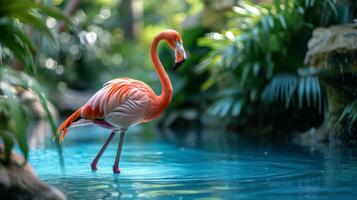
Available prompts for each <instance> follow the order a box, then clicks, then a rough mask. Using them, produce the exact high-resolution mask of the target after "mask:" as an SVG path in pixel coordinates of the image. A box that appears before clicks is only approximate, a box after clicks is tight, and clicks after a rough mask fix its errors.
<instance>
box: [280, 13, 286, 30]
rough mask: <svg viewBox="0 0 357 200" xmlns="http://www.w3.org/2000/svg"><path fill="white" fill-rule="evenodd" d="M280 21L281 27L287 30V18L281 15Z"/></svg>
mask: <svg viewBox="0 0 357 200" xmlns="http://www.w3.org/2000/svg"><path fill="white" fill-rule="evenodd" d="M279 21H280V24H281V26H282V27H283V28H284V29H286V28H287V25H286V20H285V18H284V16H283V15H279Z"/></svg>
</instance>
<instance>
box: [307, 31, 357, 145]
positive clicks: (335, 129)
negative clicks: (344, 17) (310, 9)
mask: <svg viewBox="0 0 357 200" xmlns="http://www.w3.org/2000/svg"><path fill="white" fill-rule="evenodd" d="M308 48H309V49H308V52H307V54H306V57H305V64H306V65H308V66H311V67H314V68H318V69H319V71H320V73H319V76H320V80H321V81H322V83H323V84H324V86H325V90H326V95H327V102H328V109H327V111H328V112H327V114H326V117H325V120H327V121H328V123H324V124H325V125H327V126H329V127H331V129H330V131H332V132H331V133H329V134H327V135H332V136H333V137H332V138H341V139H346V138H348V139H350V138H351V137H350V135H351V133H349V132H350V131H349V130H348V129H347V127H341V126H339V123H338V119H339V116H340V115H341V112H342V110H343V108H345V107H346V105H347V104H349V103H351V102H352V101H354V100H357V87H356V86H357V24H347V25H339V26H332V27H329V28H317V29H316V30H315V31H314V32H313V37H312V39H311V40H310V41H309V43H308ZM354 135H356V138H357V134H354Z"/></svg>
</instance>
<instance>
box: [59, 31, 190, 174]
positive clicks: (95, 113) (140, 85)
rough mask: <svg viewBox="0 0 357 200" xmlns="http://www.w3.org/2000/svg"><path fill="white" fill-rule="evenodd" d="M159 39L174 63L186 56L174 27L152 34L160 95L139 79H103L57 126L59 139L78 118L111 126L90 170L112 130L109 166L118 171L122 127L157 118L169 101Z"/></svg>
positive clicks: (167, 83)
mask: <svg viewBox="0 0 357 200" xmlns="http://www.w3.org/2000/svg"><path fill="white" fill-rule="evenodd" d="M162 39H164V40H165V41H166V42H167V44H168V45H169V46H170V47H171V48H172V49H174V50H175V54H176V60H175V63H176V64H180V63H182V62H183V61H184V59H185V58H186V54H185V52H184V50H183V47H182V40H181V37H180V36H179V34H178V33H177V32H176V31H173V30H167V31H163V32H161V33H160V34H158V35H157V36H156V37H155V38H154V40H153V43H152V45H151V52H150V53H151V58H152V62H153V64H154V67H155V70H156V72H157V74H158V76H159V78H160V82H161V85H162V93H161V95H159V96H158V95H156V94H155V92H154V91H153V90H152V89H151V88H150V87H149V86H148V85H147V84H145V83H144V82H142V81H139V80H134V79H130V78H117V79H114V80H111V81H109V82H107V83H105V84H104V85H103V87H102V89H100V90H99V91H98V92H96V93H95V94H94V95H93V96H92V97H91V98H90V99H89V100H88V102H87V103H86V104H85V105H83V106H82V107H81V108H79V109H78V110H77V111H76V112H74V113H73V114H72V115H71V116H70V117H68V118H67V119H66V120H65V121H64V122H63V123H62V124H61V125H60V127H59V128H58V130H57V133H56V135H60V142H62V141H63V139H64V137H65V136H66V134H67V132H68V128H70V127H71V126H73V125H75V124H76V123H77V124H78V123H80V120H82V121H85V122H90V123H93V124H96V125H99V126H101V127H104V128H107V129H111V130H113V132H112V134H111V135H110V136H109V138H108V140H107V141H106V143H105V144H104V146H103V147H102V149H101V150H100V152H99V153H98V155H97V157H96V158H95V159H94V161H93V162H92V169H93V170H96V164H97V162H98V160H99V159H100V157H101V155H102V153H103V152H104V151H105V149H106V147H107V145H108V144H109V142H110V140H111V139H112V138H113V136H114V134H115V133H116V132H120V133H121V135H120V142H119V146H118V152H117V156H116V159H115V164H114V166H113V171H114V173H119V172H120V170H119V168H118V163H119V159H120V152H121V148H122V145H123V140H124V133H125V131H126V130H127V129H128V128H129V127H130V126H132V125H135V124H138V123H142V122H149V121H151V120H153V119H155V118H157V117H158V116H159V115H160V114H161V113H162V112H163V111H164V110H165V108H166V107H167V106H168V105H169V103H170V101H171V97H172V86H171V82H170V79H169V77H168V76H167V73H166V71H165V70H164V68H163V66H162V65H161V62H160V60H159V58H158V55H157V45H158V43H159V41H160V40H162ZM174 68H176V66H174Z"/></svg>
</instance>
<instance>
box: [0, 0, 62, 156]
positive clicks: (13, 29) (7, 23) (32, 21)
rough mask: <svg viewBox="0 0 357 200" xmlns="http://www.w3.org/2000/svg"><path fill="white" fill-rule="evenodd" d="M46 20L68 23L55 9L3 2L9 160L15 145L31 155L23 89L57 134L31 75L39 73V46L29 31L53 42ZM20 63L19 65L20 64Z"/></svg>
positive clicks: (26, 0)
mask: <svg viewBox="0 0 357 200" xmlns="http://www.w3.org/2000/svg"><path fill="white" fill-rule="evenodd" d="M47 17H52V18H56V19H59V20H64V21H65V22H68V19H67V18H66V17H64V16H63V15H62V14H61V12H60V11H59V10H58V9H56V8H54V7H49V6H45V5H43V4H40V3H36V2H33V1H30V0H16V1H13V0H11V1H10V0H3V1H1V2H0V29H1V30H2V35H1V37H0V47H1V48H0V56H1V61H2V62H1V63H0V64H1V68H0V93H1V99H0V104H1V107H0V108H1V110H0V117H1V120H2V123H1V127H0V137H1V138H2V140H3V141H4V144H5V156H6V157H5V158H6V160H7V161H8V160H9V155H10V152H11V149H12V147H13V145H14V144H15V143H17V144H18V145H19V148H20V150H21V152H22V153H23V155H24V157H25V159H27V156H28V146H27V138H26V129H27V125H28V121H29V120H28V117H27V113H26V112H25V110H24V108H23V106H22V104H21V102H20V98H19V92H20V91H21V90H23V89H25V90H30V91H32V92H33V93H34V94H35V95H36V96H37V97H38V98H39V101H40V102H41V105H42V107H43V109H44V110H45V112H46V114H47V117H48V120H49V122H50V124H51V126H52V130H53V133H54V132H55V128H56V127H55V124H54V121H53V119H52V116H51V114H50V112H49V110H48V106H47V101H46V98H45V95H44V93H43V91H42V89H41V87H40V85H39V84H38V83H37V81H36V79H35V78H34V76H33V75H32V74H36V71H37V67H36V66H37V65H36V64H35V61H34V60H35V59H34V55H35V53H36V52H37V47H36V46H37V45H35V42H34V41H33V40H32V38H31V37H30V36H29V34H28V32H31V33H33V34H35V33H39V34H43V35H45V36H47V37H49V38H52V39H53V36H52V32H51V30H50V28H48V27H47V26H46V24H45V22H44V21H45V19H46V18H47ZM35 31H36V32H35ZM17 61H19V62H20V64H17V63H16V62H17ZM6 62H9V63H11V64H12V66H15V68H17V69H18V70H17V71H15V70H13V69H11V68H12V67H9V65H7V64H6ZM19 70H21V71H19ZM22 70H23V71H24V72H26V73H27V74H26V73H24V72H22ZM28 74H31V75H32V76H31V75H28Z"/></svg>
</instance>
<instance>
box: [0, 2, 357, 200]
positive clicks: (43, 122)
mask: <svg viewBox="0 0 357 200" xmlns="http://www.w3.org/2000/svg"><path fill="white" fill-rule="evenodd" d="M356 20H357V2H356V1H355V0H220V1H215V0H186V1H182V0H161V1H159V0H150V1H144V0H91V1H89V0H83V1H80V0H1V1H0V138H1V139H2V145H3V146H4V153H2V150H1V154H0V155H1V158H2V159H4V160H5V162H9V157H10V154H11V150H12V149H13V147H17V149H18V150H19V151H20V152H22V155H23V156H24V157H25V159H27V158H28V153H29V147H31V148H32V149H36V148H37V147H40V148H42V147H44V146H46V145H45V144H47V145H48V144H49V143H51V142H52V141H51V134H53V133H55V130H56V128H57V125H58V124H59V123H60V122H62V121H63V119H64V118H66V117H67V116H69V115H70V114H71V113H72V112H73V111H74V110H76V109H78V108H79V107H80V106H82V105H83V104H84V103H86V101H87V100H88V99H89V98H90V97H91V95H93V94H94V93H95V92H96V91H97V90H99V89H100V88H101V87H102V85H103V83H105V82H107V81H109V80H111V79H114V78H118V77H130V78H134V79H139V80H142V81H144V82H146V83H147V84H148V85H150V86H151V87H152V88H153V89H154V91H155V92H156V93H160V91H161V86H160V82H159V80H158V77H157V75H156V74H155V71H154V70H153V66H152V64H151V60H150V57H149V47H150V44H151V41H152V39H153V37H154V36H155V35H156V34H158V33H159V32H160V31H162V30H165V29H175V30H177V31H178V32H179V33H180V34H181V36H182V39H183V44H184V47H185V50H186V54H187V60H186V62H185V63H184V64H183V66H182V67H181V68H180V69H179V70H178V71H175V72H172V71H171V66H172V65H173V62H174V53H173V52H172V51H171V50H170V49H169V48H168V47H167V45H166V44H164V43H162V44H161V45H160V48H159V56H160V59H161V62H162V63H163V65H164V67H165V68H166V70H167V73H168V74H169V76H170V78H171V81H172V84H173V88H174V96H173V98H172V102H171V104H170V106H169V107H168V108H167V109H166V111H165V112H164V113H163V114H162V116H161V117H160V118H159V119H157V120H155V121H154V122H152V123H149V124H144V125H141V126H138V127H137V128H133V129H132V131H131V132H140V134H141V136H140V137H138V136H137V135H135V134H133V135H134V136H131V137H132V139H129V141H141V142H143V143H144V144H141V146H140V145H139V146H138V147H137V146H135V144H136V143H135V142H134V147H135V148H134V147H133V145H132V146H130V145H129V146H128V149H129V153H128V155H129V154H130V152H131V151H132V152H131V153H133V152H134V156H133V157H134V158H135V156H139V155H141V154H135V150H137V149H139V150H138V151H143V152H148V150H147V149H145V148H146V146H145V144H152V145H153V147H150V148H148V149H151V150H155V149H156V148H157V149H158V150H160V149H161V148H162V149H163V152H164V151H165V150H170V151H169V153H170V152H171V153H172V152H174V153H172V154H173V155H170V156H173V157H175V156H178V155H181V153H182V152H183V150H182V149H181V147H194V149H195V148H198V149H209V150H210V151H212V150H214V151H216V150H219V151H224V152H226V151H230V150H231V149H235V150H237V149H240V152H245V151H244V150H243V149H245V148H246V147H248V149H249V150H248V152H249V153H251V152H250V150H251V148H253V147H255V148H256V149H257V151H258V152H256V154H253V157H254V156H257V155H258V156H257V157H256V158H257V159H262V160H263V161H262V162H263V163H264V162H265V159H266V156H267V155H269V153H268V151H267V150H266V147H267V146H268V147H269V146H270V147H271V146H275V147H276V146H277V147H287V146H289V145H290V144H293V145H294V146H295V145H296V146H298V147H304V148H305V147H308V148H307V149H309V150H311V151H314V150H315V149H318V150H319V151H321V152H322V154H323V156H322V157H323V159H322V160H319V157H316V155H314V154H313V153H311V154H308V155H306V154H305V153H306V152H305V149H304V151H303V153H301V152H300V153H301V155H302V156H301V157H304V158H305V156H307V160H304V162H300V160H299V156H297V155H296V154H294V153H291V151H287V150H286V149H285V150H284V151H283V152H290V153H291V154H289V153H287V155H285V154H284V155H283V156H286V159H287V160H285V161H286V162H285V163H289V162H290V161H291V160H289V159H290V157H291V156H292V157H294V155H295V158H296V160H295V161H296V163H292V164H291V165H292V166H293V165H294V166H296V167H297V168H296V172H299V173H302V171H303V170H300V169H301V168H299V167H305V166H300V165H299V164H301V163H308V162H310V161H311V160H317V161H318V162H316V163H311V166H313V165H316V166H315V167H316V169H318V170H316V171H318V174H316V177H321V176H323V175H321V174H322V173H324V172H325V170H329V171H330V174H328V175H326V177H327V179H328V181H326V182H328V183H329V184H327V189H328V190H329V189H330V188H328V186H329V185H331V184H330V183H333V184H332V185H333V186H334V183H336V185H338V183H342V184H343V183H344V182H343V181H348V183H346V184H345V185H349V184H350V185H351V187H355V185H356V184H355V180H352V179H351V180H350V179H348V177H352V178H353V177H354V176H355V174H354V173H355V170H354V168H353V166H355V164H356V162H355V161H356V159H355V158H356V156H355V155H356V154H355V153H353V152H354V151H352V150H351V149H353V148H354V147H355V145H356V141H357V140H356V139H357V87H356V86H357V46H356V45H357V40H356V38H357V21H356ZM83 130H85V131H83ZM129 131H130V130H129ZM88 132H93V135H95V136H94V137H92V138H88V136H89V135H90V134H87V133H88ZM102 132H103V130H99V129H96V128H93V129H91V128H87V129H82V132H81V131H78V132H77V133H78V134H77V136H75V135H76V134H73V137H74V138H72V139H71V137H72V135H71V134H70V136H69V138H70V139H69V141H68V143H67V145H68V147H67V149H69V150H68V151H70V152H75V153H74V154H75V155H76V156H78V158H81V159H82V160H83V162H85V166H86V167H88V166H89V165H88V162H89V160H90V159H89V158H88V159H87V156H88V155H83V152H82V151H80V150H81V148H83V149H86V148H88V149H89V150H88V153H90V154H91V156H94V154H95V152H91V150H93V149H94V150H97V149H99V146H100V145H101V142H102V141H101V140H104V138H105V137H104V136H103V135H102ZM129 135H130V134H129ZM157 135H160V136H161V137H162V138H164V139H165V141H166V142H168V143H169V144H176V145H178V147H179V148H176V147H171V146H165V145H166V143H165V144H164V145H163V144H161V143H160V142H161V140H160V139H159V140H156V139H154V138H156V137H157ZM93 141H96V142H95V145H98V146H95V147H94V148H93V147H92V146H90V147H88V146H86V144H87V145H91V144H92V143H94V142H93ZM98 141H100V142H98ZM153 141H155V142H154V143H150V142H153ZM157 141H159V143H157ZM55 144H56V145H57V147H56V148H55V149H56V151H57V152H59V154H56V155H60V156H59V157H60V160H61V162H62V163H63V162H64V161H63V157H62V156H61V155H62V148H61V146H59V145H58V144H57V143H55ZM129 144H133V143H130V142H129ZM332 144H339V145H342V146H344V147H348V148H351V149H348V150H347V152H348V153H344V152H346V151H342V150H341V151H340V150H338V151H336V152H338V153H335V154H334V153H331V152H333V151H329V150H326V149H325V148H326V147H327V146H331V145H332ZM51 145H54V144H53V143H51V144H50V145H48V146H51ZM76 145H77V147H78V149H71V148H72V147H73V148H75V147H76ZM136 145H137V144H136ZM254 145H257V146H254ZM3 146H1V148H0V149H2V147H3ZM260 147H263V148H264V149H265V150H263V153H262V152H260V151H261V149H260ZM51 148H52V147H51ZM51 148H49V149H50V150H49V152H47V150H46V152H42V151H36V150H34V154H33V155H34V158H33V162H32V164H33V165H35V168H37V169H39V174H40V176H41V178H44V179H46V178H48V177H53V176H52V174H51V173H50V172H49V170H48V169H50V168H51V167H49V166H53V168H55V169H56V166H58V163H57V162H54V164H53V165H51V164H49V165H48V166H43V163H42V156H49V155H50V156H51V158H49V159H55V160H56V159H57V157H56V156H54V157H55V158H53V154H51V153H52V150H53V149H52V150H51ZM132 148H133V149H134V150H133V149H132ZM141 148H144V149H141ZM268 149H269V148H268ZM44 151H45V150H44ZM176 151H177V152H176ZM234 152H235V151H234ZM112 153H113V155H114V150H112ZM156 153H157V154H155V153H153V154H152V155H151V156H153V155H154V156H157V157H160V156H162V155H165V154H162V152H161V150H160V151H159V152H156ZM201 153H202V154H196V152H191V153H190V154H187V153H186V154H185V153H182V156H187V157H183V158H182V159H181V160H182V161H185V163H190V162H191V161H192V155H194V156H193V157H196V158H202V159H206V158H207V159H206V160H202V162H206V161H208V160H210V159H211V160H212V158H213V157H214V156H212V155H211V154H204V152H201ZM249 153H248V154H249ZM260 153H262V157H261V158H260V157H259V155H260ZM3 154H4V155H3ZM65 154H66V151H65ZM68 154H69V155H70V156H69V158H68V159H69V161H68V160H67V162H72V160H70V159H76V158H77V157H75V156H73V155H72V158H71V154H70V153H68ZM68 154H67V156H68ZM92 154H93V155H92ZM249 155H250V154H249ZM353 155H354V156H353ZM200 156H202V157H200ZM216 156H217V155H216ZM279 156H280V154H279ZM279 156H278V157H277V158H276V160H274V159H275V158H274V157H270V158H271V159H272V160H270V161H269V162H275V161H276V162H277V166H278V167H277V169H276V171H281V170H282V169H290V168H289V167H287V166H280V165H278V164H279V163H280V161H281V159H283V157H279ZM157 157H148V158H147V157H145V158H138V160H133V163H134V164H133V163H131V166H134V169H135V163H137V162H139V163H140V162H144V163H145V161H148V160H147V159H149V158H150V159H152V160H150V159H149V161H150V162H151V161H153V163H154V164H155V162H156V161H158V158H157ZM84 158H85V160H84ZM110 158H111V157H110ZM164 158H165V157H164ZM164 158H163V160H165V159H167V160H165V163H169V164H170V162H172V163H171V164H172V166H176V165H175V163H176V162H178V161H177V160H178V159H176V160H175V161H173V160H170V159H168V158H165V159H164ZM170 158H171V157H170ZM239 158H240V160H243V161H244V160H245V159H247V158H250V157H249V156H247V157H244V156H243V157H239ZM331 158H332V159H331ZM190 159H191V160H190ZM220 159H222V160H218V161H217V162H219V163H211V164H212V166H218V165H219V166H221V167H222V166H223V167H222V169H220V170H221V171H220V172H221V173H223V174H224V173H226V174H225V176H222V177H227V180H225V181H227V184H226V183H225V182H224V181H223V183H224V184H223V183H222V184H223V185H222V187H221V188H218V189H217V188H216V189H217V191H220V192H222V191H223V192H224V191H225V190H224V189H222V188H225V187H226V185H229V184H231V182H230V181H231V179H230V178H232V179H234V180H233V181H237V180H241V179H244V177H240V176H239V175H237V176H236V177H230V176H231V174H236V173H235V172H236V170H237V168H238V167H242V166H241V165H239V164H238V161H237V160H238V157H234V156H233V157H225V155H222V157H221V158H220ZM108 160H109V158H108ZM186 161H187V162H186ZM243 161H242V162H243ZM320 161H321V162H320ZM339 161H341V162H342V161H343V162H345V161H346V162H345V163H348V164H349V165H348V166H345V168H343V166H340V165H338V163H339ZM108 162H109V161H108ZM110 162H111V160H110ZM128 162H131V161H130V159H129V161H128ZM212 162H214V159H213V160H212ZM220 162H221V163H224V165H220ZM269 162H268V164H269ZM73 163H74V164H73V165H72V167H73V168H72V169H77V168H76V167H80V166H82V165H79V164H78V163H77V162H75V161H73ZM321 163H324V164H321ZM336 163H337V164H336ZM169 164H168V165H165V166H161V167H162V169H167V170H168V174H170V172H174V173H176V171H174V170H173V169H176V168H173V169H171V168H165V167H170V166H171V165H169ZM255 164H256V166H255V167H256V168H254V167H253V168H249V169H255V170H257V171H259V170H261V169H260V168H259V167H261V165H260V164H259V163H255ZM268 164H267V166H268ZM124 165H125V164H124ZM128 165H129V164H128ZM182 165H183V166H186V165H185V164H182ZM208 165H209V164H208ZM238 165H239V166H238ZM251 165H254V161H252V160H249V159H248V161H247V166H251ZM149 166H150V165H148V166H147V167H149ZM224 166H228V167H227V168H224ZM46 167H47V168H46ZM196 167H197V170H196V172H197V173H198V174H197V176H200V175H202V173H201V171H200V170H202V169H201V167H200V166H196ZM340 167H341V170H342V168H343V169H347V170H346V174H345V176H339V175H336V174H334V173H331V172H336V171H338V170H337V169H340ZM183 168H185V167H183ZM188 168H190V167H188V166H186V168H185V169H188ZM243 168H244V166H243ZM269 168H270V165H269ZM320 168H321V170H320ZM78 169H80V170H79V171H81V170H82V171H83V169H82V168H78ZM144 169H145V168H141V165H140V166H139V165H138V166H137V170H139V171H137V172H138V173H139V174H140V173H142V174H141V175H143V176H140V178H141V177H144V176H145V174H146V173H148V174H149V176H148V177H150V172H151V171H150V170H148V171H145V170H144ZM194 169H195V168H193V169H192V171H195V170H194ZM267 169H268V167H265V168H264V170H267ZM304 169H305V168H304ZM313 169H315V168H313ZM348 169H349V170H348ZM140 170H143V171H140ZM170 170H173V171H170ZM246 170H248V169H246ZM246 170H245V171H246ZM305 170H308V169H305ZM109 171H110V169H109ZM316 171H313V172H311V173H317V172H316ZM154 172H155V171H152V173H154ZM181 172H182V177H186V176H187V177H190V176H191V174H190V173H186V172H187V170H186V171H185V170H182V171H180V172H177V175H178V174H180V173H181ZM347 172H348V173H347ZM76 173H78V171H73V174H74V176H75V174H76ZM207 173H208V174H209V173H213V172H209V171H208V172H207ZM271 173H272V177H273V176H276V172H275V171H274V172H271ZM68 174H71V171H69V172H68ZM68 174H67V175H68ZM129 174H130V171H129ZM252 174H254V173H252ZM287 174H293V173H290V172H287ZM132 175H133V177H134V179H135V176H134V175H135V173H134V172H133V174H132ZM151 175H152V179H155V178H157V176H159V175H157V174H151ZM216 175H217V174H214V173H213V174H212V177H216ZM218 175H219V174H218ZM218 175H217V177H219V178H221V176H218ZM264 175H265V176H268V175H269V174H268V173H267V174H263V175H262V177H265V176H264ZM295 175H299V174H298V173H297V174H295ZM300 175H301V174H300ZM305 175H306V177H309V176H310V174H305ZM301 177H303V176H302V175H301V176H299V178H301ZM106 178H107V179H106V181H107V180H109V179H108V177H106ZM206 178H207V177H203V178H202V181H204V180H206ZM248 178H249V177H248ZM278 178H279V177H278ZM280 178H284V176H283V175H281V176H280ZM285 178H286V177H285ZM290 178H291V180H293V179H294V180H295V178H294V176H293V175H291V177H290ZM338 178H346V179H348V180H345V179H344V180H343V181H342V182H341V181H340V180H339V179H338ZM251 179H253V180H258V181H257V182H259V183H262V184H265V182H262V181H259V177H256V179H254V178H251ZM287 179H289V177H288V178H287ZM63 180H64V181H65V182H64V183H65V184H64V185H66V184H71V183H70V181H69V182H66V180H67V179H63ZM63 180H62V179H61V180H60V181H59V182H58V180H52V179H48V181H49V182H51V183H54V184H56V183H57V184H58V185H57V186H58V187H61V189H63V190H68V191H70V189H69V188H66V186H63V187H62V186H60V185H61V184H62V182H61V181H63ZM110 180H111V179H110ZM174 180H175V179H174ZM264 180H265V179H264ZM266 180H267V181H268V180H270V178H268V179H266ZM291 180H289V181H291ZM56 181H57V182H56ZM67 181H68V180H67ZM207 181H210V179H209V177H208V178H207ZM302 181H303V183H306V184H307V185H309V183H312V185H314V184H317V185H319V186H320V185H324V183H325V182H323V183H321V182H319V181H320V179H318V178H317V179H316V180H315V179H314V180H308V181H307V180H305V179H304V180H302ZM304 181H306V182H304ZM309 181H311V182H309ZM79 182H80V181H79ZM83 182H85V183H89V182H88V180H85V181H83ZM129 182H130V181H129ZM59 183H61V184H59ZM144 183H145V184H146V183H147V182H145V180H144V182H143V183H142V184H144ZM111 184H112V181H109V182H108V185H109V186H110V185H111ZM150 184H151V183H149V185H150ZM183 184H186V183H183ZM215 184H216V182H213V183H212V185H215ZM257 184H258V183H257ZM284 184H285V183H284ZM294 184H295V183H291V182H286V185H288V186H291V185H294ZM244 185H245V184H244ZM134 186H135V187H136V186H137V185H135V184H134ZM139 186H140V184H139ZM139 186H137V187H136V189H137V188H140V187H139ZM269 186H272V187H273V188H274V186H278V185H269ZM87 187H90V186H87ZM118 187H119V186H118ZM175 187H176V186H175ZM262 187H264V188H266V187H267V186H266V185H265V186H264V185H262ZM81 188H82V187H81V186H78V188H77V189H81ZM144 188H145V187H144ZM153 188H154V187H153ZM207 188H208V190H213V189H212V187H211V183H210V184H208V186H207ZM268 188H269V187H268ZM116 189H117V188H114V191H116ZM136 189H135V190H136ZM337 189H338V188H337ZM177 190H180V188H178V189H177ZM237 190H239V191H240V190H241V189H240V188H236V192H234V193H232V194H230V195H232V196H227V198H228V197H229V198H231V197H233V196H234V195H235V194H236V193H237ZM233 191H234V190H233ZM299 191H300V190H299ZM311 191H313V190H312V189H311V188H310V189H308V192H311ZM338 191H340V190H337V192H336V193H335V194H337V195H338V194H339V193H338ZM317 193H318V191H317ZM88 194H89V193H88ZM217 194H220V193H217ZM309 194H310V193H309ZM221 195H223V193H222V194H221ZM355 195H356V194H355ZM203 196H204V195H203ZM292 196H294V194H292ZM137 197H139V196H137ZM149 197H150V196H149ZM345 197H346V199H347V198H348V197H351V196H345Z"/></svg>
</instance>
